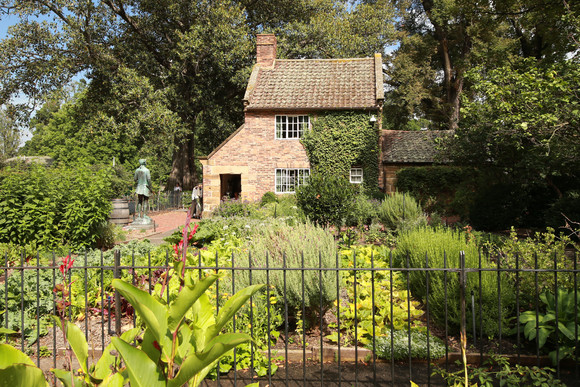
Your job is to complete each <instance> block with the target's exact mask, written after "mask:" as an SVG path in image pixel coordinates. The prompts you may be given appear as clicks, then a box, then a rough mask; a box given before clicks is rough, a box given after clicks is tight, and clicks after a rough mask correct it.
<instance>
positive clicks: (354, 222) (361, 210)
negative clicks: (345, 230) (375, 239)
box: [346, 193, 380, 226]
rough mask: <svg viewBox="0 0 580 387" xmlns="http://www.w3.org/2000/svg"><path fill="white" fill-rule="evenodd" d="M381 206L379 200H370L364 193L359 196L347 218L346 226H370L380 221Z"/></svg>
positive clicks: (356, 197)
mask: <svg viewBox="0 0 580 387" xmlns="http://www.w3.org/2000/svg"><path fill="white" fill-rule="evenodd" d="M379 205H380V202H379V201H378V200H375V199H370V198H369V197H368V196H367V195H365V194H363V193H359V194H357V195H356V196H355V197H354V201H353V204H352V207H351V209H350V211H349V213H348V216H347V218H346V225H347V226H370V225H371V224H373V222H376V221H378V209H379Z"/></svg>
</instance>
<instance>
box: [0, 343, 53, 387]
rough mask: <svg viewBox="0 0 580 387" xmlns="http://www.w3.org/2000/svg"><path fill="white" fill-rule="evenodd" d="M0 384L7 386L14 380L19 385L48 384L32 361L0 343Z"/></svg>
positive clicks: (12, 383)
mask: <svg viewBox="0 0 580 387" xmlns="http://www.w3.org/2000/svg"><path fill="white" fill-rule="evenodd" d="M0 359H2V360H0V385H1V386H2V387H8V386H13V385H15V384H14V383H15V382H16V383H17V384H18V385H21V386H35V387H37V386H38V387H40V386H47V387H48V386H49V384H48V382H47V381H46V378H45V377H44V374H43V373H42V370H41V369H40V368H37V367H36V366H35V365H34V362H33V361H32V360H31V359H30V358H29V357H28V356H26V355H25V354H24V353H22V352H20V351H19V350H17V349H16V348H14V347H12V346H11V345H9V344H0Z"/></svg>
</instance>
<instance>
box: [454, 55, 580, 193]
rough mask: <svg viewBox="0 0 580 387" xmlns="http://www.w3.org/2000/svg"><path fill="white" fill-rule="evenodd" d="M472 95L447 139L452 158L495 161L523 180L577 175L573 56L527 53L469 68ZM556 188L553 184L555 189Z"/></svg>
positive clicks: (579, 77) (579, 115)
mask: <svg viewBox="0 0 580 387" xmlns="http://www.w3.org/2000/svg"><path fill="white" fill-rule="evenodd" d="M468 77H469V81H470V83H472V84H473V85H474V90H473V91H474V96H475V98H473V100H471V101H468V100H465V101H464V102H465V103H464V107H463V109H462V115H463V120H462V124H461V125H460V127H459V128H458V130H457V131H456V132H455V136H454V138H453V139H450V140H451V141H450V143H448V149H449V151H450V156H451V158H452V159H453V160H456V161H458V162H462V163H466V164H469V165H476V166H480V167H489V166H493V167H494V168H498V169H499V170H500V171H502V172H504V173H506V174H508V175H510V176H511V177H512V179H514V181H515V182H516V183H517V184H518V185H521V186H525V185H526V184H530V183H537V182H542V183H544V182H546V183H547V184H548V185H549V186H550V187H552V188H553V195H554V196H555V195H556V194H557V191H558V187H557V186H556V185H555V183H556V180H555V179H556V178H559V177H567V178H568V179H571V180H576V181H577V180H578V171H579V170H580V164H579V160H578V158H577V157H576V156H575V155H576V154H578V152H579V150H580V141H579V139H578V136H577V128H578V126H579V125H580V109H579V106H580V96H579V95H578V93H577V91H576V85H577V84H578V82H579V81H580V67H579V66H578V61H577V59H569V60H560V61H558V62H556V63H553V64H550V63H549V62H548V63H546V62H544V61H537V60H536V59H532V58H528V59H521V60H514V61H512V62H510V63H509V64H506V65H505V66H500V67H497V68H494V69H493V70H488V69H483V68H481V67H477V68H474V69H472V70H470V71H469V73H468ZM554 188H555V189H554Z"/></svg>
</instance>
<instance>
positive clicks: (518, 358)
mask: <svg viewBox="0 0 580 387" xmlns="http://www.w3.org/2000/svg"><path fill="white" fill-rule="evenodd" d="M254 258H255V257H252V255H251V254H248V255H247V256H235V255H232V256H231V259H230V260H229V262H228V265H225V264H223V263H224V260H223V259H218V257H217V256H216V259H215V262H216V264H215V265H213V266H211V265H210V266H207V265H206V266H202V264H201V256H199V260H200V261H199V264H198V265H196V266H192V265H189V266H187V270H191V271H192V272H193V273H196V272H197V273H198V275H199V276H200V277H201V276H202V275H204V273H209V272H221V273H224V274H225V276H224V278H222V279H220V280H218V282H217V283H216V286H215V288H213V289H212V297H213V299H214V300H217V302H218V305H219V303H220V301H219V300H223V299H224V298H226V297H228V295H231V294H233V293H235V292H236V291H237V290H240V288H241V287H242V286H245V285H248V284H255V283H265V284H266V285H267V286H266V290H265V293H264V294H262V295H261V296H260V297H261V298H260V299H257V297H256V296H254V299H253V300H252V303H251V304H250V305H249V306H248V308H247V309H245V311H244V313H246V314H245V315H238V316H237V317H236V318H235V320H234V322H233V325H232V327H230V329H233V330H248V329H249V331H248V333H249V334H251V335H252V336H253V337H254V338H255V339H256V342H260V343H262V344H261V345H258V344H255V345H254V344H253V345H252V346H251V348H250V352H251V353H250V355H249V358H250V363H249V370H247V371H242V370H240V369H238V366H237V365H236V360H235V357H234V362H233V366H232V369H231V371H230V372H229V373H228V374H227V375H221V374H220V372H217V376H216V377H217V379H216V380H215V382H214V383H216V384H217V385H232V384H233V385H236V384H237V383H249V382H250V381H255V380H264V381H265V382H267V383H268V385H321V386H326V385H341V384H344V385H351V384H353V383H354V384H356V385H392V386H395V385H401V384H403V383H405V384H406V383H408V381H409V380H413V381H415V382H416V383H419V384H424V385H442V383H443V380H442V379H441V378H440V377H439V376H434V375H432V373H433V365H432V363H437V364H438V367H441V368H443V369H446V370H454V369H455V367H456V366H455V365H454V361H455V360H456V359H459V358H460V353H459V349H460V346H459V345H458V343H459V342H460V341H461V336H462V335H466V336H465V337H467V339H468V345H469V351H468V354H467V355H468V361H469V362H470V363H472V364H475V365H481V364H482V363H483V361H484V360H485V358H486V356H487V354H488V352H489V351H492V352H494V353H495V354H499V355H508V356H509V357H510V359H511V361H513V362H515V363H521V364H523V363H527V364H530V365H537V366H546V365H550V362H549V360H548V359H547V357H546V356H545V351H543V348H540V347H542V344H541V343H540V339H539V338H540V330H541V329H542V328H541V324H540V322H541V321H540V319H541V316H542V313H545V311H546V305H544V302H543V301H545V300H546V297H548V298H549V296H547V295H548V294H553V297H554V302H553V305H552V306H553V308H554V309H555V310H554V316H553V318H554V320H555V326H556V327H558V326H559V322H560V323H565V324H568V325H567V327H568V330H570V328H571V329H572V330H573V332H572V333H573V338H572V339H570V337H566V336H565V335H566V334H567V332H564V331H563V330H559V329H555V330H554V331H553V332H550V333H551V334H553V337H550V338H549V339H548V340H549V341H548V345H551V346H552V347H551V349H553V350H555V351H556V357H559V356H560V354H562V353H563V351H567V352H566V353H567V354H569V355H570V354H571V355H572V356H574V355H578V350H577V348H578V336H579V332H578V329H579V328H578V323H579V321H578V317H579V310H578V308H579V303H578V273H579V272H580V270H578V265H577V261H578V257H577V256H576V254H574V256H573V257H568V258H566V259H567V262H568V264H567V265H566V266H565V267H564V268H562V267H559V263H558V262H561V261H559V260H558V259H557V257H554V264H553V267H552V268H540V267H538V264H537V260H536V264H535V267H534V268H525V267H520V263H519V262H520V261H519V259H517V258H516V260H515V262H516V264H515V267H507V266H502V263H501V262H500V260H497V262H496V265H495V266H494V267H482V264H481V262H482V260H481V257H479V262H480V264H479V267H466V266H465V259H464V256H461V257H460V259H459V260H458V262H459V265H456V266H457V267H448V266H447V264H446V265H445V267H430V265H429V262H430V259H429V257H427V256H426V257H425V265H424V267H410V264H409V260H408V259H407V261H406V262H405V263H404V264H403V265H402V266H403V267H394V264H393V258H392V256H391V257H389V262H388V265H386V266H384V267H382V266H379V265H376V262H375V261H374V259H373V258H372V257H371V261H370V264H369V263H368V262H366V263H365V262H360V261H357V257H356V255H354V256H353V259H352V267H344V265H341V264H340V262H339V257H338V256H337V257H335V258H333V259H332V261H333V263H334V264H333V265H332V266H329V265H327V264H326V265H323V263H322V257H320V259H319V265H318V267H304V266H303V265H302V266H292V265H291V264H289V263H288V262H287V261H286V256H284V257H283V259H282V260H281V261H280V260H277V261H276V260H274V259H270V258H268V257H266V258H265V262H266V264H265V265H259V264H258V263H257V260H256V259H254ZM155 259H156V260H157V261H159V257H156V258H155ZM302 259H303V258H302ZM171 261H172V257H171V255H170V252H169V251H168V252H167V253H166V255H165V257H164V262H162V263H161V264H159V262H157V263H158V264H152V257H151V253H149V254H148V255H146V256H136V255H135V254H133V255H131V256H125V257H121V256H120V254H118V253H116V254H114V256H113V257H112V258H111V257H108V258H105V256H104V255H103V254H102V253H101V255H100V257H98V258H95V257H92V258H91V259H90V260H89V258H88V256H87V254H84V255H83V254H80V255H77V256H75V264H74V265H73V267H72V268H71V270H70V271H69V272H68V273H67V275H68V276H69V277H68V278H69V280H72V281H73V285H71V287H70V289H69V294H68V297H69V303H70V305H68V306H67V309H66V310H67V314H68V317H69V318H70V319H72V320H75V319H76V323H77V325H78V326H79V327H80V328H81V329H82V330H83V331H84V333H85V335H86V336H87V339H88V342H89V345H90V346H91V347H92V350H93V352H94V351H96V352H98V351H102V350H103V349H104V348H105V346H106V345H107V344H108V342H109V339H110V337H111V336H112V335H115V334H116V335H119V334H120V333H121V331H122V330H124V328H127V326H131V327H132V326H135V325H136V322H137V319H136V316H135V314H134V313H133V311H132V309H131V308H130V307H129V306H128V305H127V304H126V303H124V302H123V300H121V298H120V297H119V295H118V294H115V293H114V292H113V291H112V288H111V287H110V281H111V279H112V278H124V279H125V280H127V281H130V282H132V283H133V284H135V285H136V286H139V287H141V288H143V289H145V290H147V291H149V293H152V292H155V285H156V284H158V283H160V281H162V278H163V276H161V275H160V274H161V273H164V272H166V271H167V270H168V269H169V268H170V266H171ZM60 264H61V262H60V258H57V257H56V255H55V254H53V255H52V257H50V258H46V257H44V258H42V259H41V257H39V256H36V257H34V258H29V259H26V258H25V257H24V256H22V257H21V258H20V260H16V261H11V260H10V259H9V258H8V257H5V259H4V260H3V266H1V267H0V313H2V314H0V319H1V321H2V326H4V327H6V328H9V329H15V330H17V331H19V332H20V334H19V335H16V336H6V339H5V340H6V342H10V343H11V344H12V345H14V346H16V347H17V348H20V349H21V350H22V351H23V352H27V353H29V354H31V356H33V357H35V359H34V360H35V362H36V364H37V365H38V366H39V367H41V368H43V369H44V370H47V369H48V368H51V367H54V368H56V367H57V366H58V365H59V364H60V362H61V361H62V353H63V349H64V343H63V342H62V341H60V340H62V338H60V337H59V334H58V332H57V329H56V327H52V328H49V327H47V325H46V324H45V322H44V318H45V316H46V315H47V314H57V305H56V302H57V300H56V297H55V293H54V292H53V290H54V289H55V287H56V285H57V284H59V283H61V282H62V274H61V272H60V270H59V267H60ZM230 264H231V265H230ZM526 281H527V282H526ZM441 284H443V285H442V287H440V286H441ZM490 284H492V285H490ZM525 284H527V285H525ZM524 285H525V286H528V287H527V288H524ZM564 288H565V292H562V289H564ZM506 291H508V293H506ZM441 292H443V295H442V296H441V294H440V293H441ZM486 292H487V296H486V294H484V293H486ZM405 294H406V295H405ZM410 294H411V295H412V297H411V296H409V295H410ZM490 295H491V296H490ZM564 296H565V297H566V303H563V300H562V298H563V297H564ZM164 297H167V298H166V299H167V301H169V299H170V291H169V285H168V291H167V292H166V293H165V295H164ZM441 297H442V298H441ZM486 297H487V298H488V299H486ZM490 297H494V298H495V301H494V302H495V303H494V304H493V305H492V306H491V307H490V305H491V304H490V303H489V302H490V301H489V298H490ZM264 300H266V301H264ZM317 300H318V301H317ZM323 300H324V302H323ZM335 300H338V301H335ZM440 300H443V302H440ZM258 301H261V304H259V302H258ZM548 301H549V299H548ZM486 302H487V304H486ZM396 307H397V308H398V309H397V310H396ZM548 307H549V305H548ZM218 308H219V306H218ZM562 309H564V310H562ZM570 309H572V310H570ZM401 311H402V312H401ZM526 311H527V312H534V313H535V316H536V321H535V322H536V324H535V328H534V329H535V331H536V338H535V340H528V339H527V338H526V337H525V336H526V335H525V334H524V331H523V329H524V326H523V324H518V323H517V321H519V320H520V318H521V316H523V315H525V313H526ZM397 313H402V315H399V316H397V315H396V314H397ZM492 315H493V317H490V316H492ZM458 316H459V317H458ZM571 316H572V317H571ZM494 318H497V320H494ZM494 321H495V322H494ZM248 322H249V324H248ZM242 324H246V325H245V326H241V325H242ZM397 324H398V325H397ZM486 324H487V325H486ZM490 324H491V325H493V324H497V329H496V327H495V325H494V327H490ZM248 325H249V328H248ZM395 325H397V326H396V327H395ZM398 331H400V332H403V341H404V345H403V347H406V350H407V352H406V353H404V354H403V355H400V354H399V355H398V357H397V353H396V351H399V350H400V348H398V349H395V341H396V340H399V338H397V337H395V336H396V332H398ZM415 331H416V332H422V333H423V337H424V338H425V346H426V351H425V353H426V357H427V358H430V357H431V354H432V353H434V351H435V347H437V345H436V344H437V343H438V342H439V339H441V342H442V343H443V345H444V351H442V352H441V357H440V358H438V359H431V360H428V361H425V360H417V359H416V355H414V354H413V350H414V348H413V347H414V346H416V345H418V344H416V343H415V342H414V338H412V335H413V332H415ZM485 332H494V334H493V335H492V336H491V337H489V334H486V333H485ZM260 335H261V336H260ZM264 336H265V337H264ZM381 336H383V338H382V339H379V338H380V337H381ZM385 338H386V339H385ZM566 340H567V341H566ZM389 341H390V343H389ZM379 342H380V343H379ZM388 344H390V346H389V345H388ZM384 345H386V346H387V347H389V348H388V349H387V350H383V351H382V352H383V355H381V357H379V356H378V347H379V346H384ZM48 351H50V355H49V357H47V358H42V357H41V356H42V355H43V354H44V353H48ZM389 351H390V356H388V352H389ZM89 352H91V351H89ZM384 352H387V356H384ZM258 354H263V355H264V356H266V358H267V361H266V362H265V364H266V365H265V367H266V371H259V370H257V368H258V366H257V364H256V363H255V362H257V361H259V359H257V356H258ZM39 355H40V356H39ZM236 356H241V355H237V354H236ZM422 356H425V354H423V355H422ZM382 357H387V358H390V360H384V359H382ZM277 366H280V367H279V368H278V369H277V371H276V370H275V368H277ZM554 368H555V370H556V376H557V377H558V378H562V379H564V380H566V379H568V380H571V381H577V380H578V376H579V369H578V362H572V363H571V364H569V363H567V362H566V361H562V362H558V363H557V364H556V365H555V367H554ZM258 374H260V375H258ZM573 383H575V382H573Z"/></svg>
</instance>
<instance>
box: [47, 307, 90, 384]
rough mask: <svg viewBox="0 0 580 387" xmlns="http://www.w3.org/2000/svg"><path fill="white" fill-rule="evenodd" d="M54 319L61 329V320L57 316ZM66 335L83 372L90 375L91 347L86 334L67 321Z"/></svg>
mask: <svg viewBox="0 0 580 387" xmlns="http://www.w3.org/2000/svg"><path fill="white" fill-rule="evenodd" d="M52 319H53V320H54V321H55V323H56V324H57V325H58V326H59V327H60V326H61V325H60V324H61V319H60V317H57V316H52ZM64 328H65V334H66V339H67V341H68V343H69V344H70V346H71V348H72V350H73V352H74V354H75V356H76V358H77V360H78V361H79V365H80V367H81V369H82V370H83V372H84V373H85V374H87V375H88V373H89V372H88V368H87V366H88V364H87V362H88V359H89V346H88V344H87V339H86V338H85V335H84V333H83V332H82V331H81V329H80V328H79V327H77V326H76V325H75V324H73V323H71V322H70V321H66V320H65V326H64Z"/></svg>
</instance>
